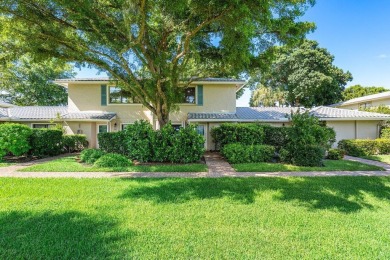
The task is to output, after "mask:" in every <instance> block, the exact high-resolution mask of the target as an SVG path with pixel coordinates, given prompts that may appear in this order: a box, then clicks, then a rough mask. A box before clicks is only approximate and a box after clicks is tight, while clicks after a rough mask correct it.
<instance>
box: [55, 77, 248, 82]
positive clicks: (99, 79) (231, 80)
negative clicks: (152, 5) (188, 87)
mask: <svg viewBox="0 0 390 260" xmlns="http://www.w3.org/2000/svg"><path fill="white" fill-rule="evenodd" d="M110 80H113V79H110V78H108V77H99V78H71V79H56V80H55V82H56V81H58V82H73V81H110ZM194 81H209V82H239V83H242V82H245V80H242V79H232V78H194Z"/></svg>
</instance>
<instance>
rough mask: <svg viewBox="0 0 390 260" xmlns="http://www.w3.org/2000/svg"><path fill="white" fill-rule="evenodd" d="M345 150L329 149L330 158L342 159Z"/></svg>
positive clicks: (328, 157)
mask: <svg viewBox="0 0 390 260" xmlns="http://www.w3.org/2000/svg"><path fill="white" fill-rule="evenodd" d="M344 155H345V151H344V150H341V149H329V151H328V156H327V157H326V158H327V159H329V160H342V159H343V158H344Z"/></svg>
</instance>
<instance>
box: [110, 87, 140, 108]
mask: <svg viewBox="0 0 390 260" xmlns="http://www.w3.org/2000/svg"><path fill="white" fill-rule="evenodd" d="M109 88H110V91H109V102H110V104H137V103H141V102H140V101H139V99H138V98H137V97H134V96H133V95H132V94H130V92H128V91H126V90H123V89H121V88H118V87H114V86H110V87H109Z"/></svg>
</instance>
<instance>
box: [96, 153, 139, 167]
mask: <svg viewBox="0 0 390 260" xmlns="http://www.w3.org/2000/svg"><path fill="white" fill-rule="evenodd" d="M131 164H132V163H131V162H130V161H129V159H127V158H126V157H125V156H123V155H121V154H116V153H108V154H105V155H103V156H101V157H100V158H99V159H98V160H96V162H95V163H94V166H96V167H128V166H130V165H131Z"/></svg>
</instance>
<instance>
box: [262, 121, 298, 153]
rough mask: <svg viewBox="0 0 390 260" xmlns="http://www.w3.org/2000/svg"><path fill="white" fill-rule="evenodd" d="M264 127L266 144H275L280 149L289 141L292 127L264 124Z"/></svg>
mask: <svg viewBox="0 0 390 260" xmlns="http://www.w3.org/2000/svg"><path fill="white" fill-rule="evenodd" d="M263 129H264V134H265V137H264V144H266V145H272V146H275V148H276V150H280V149H281V148H282V147H283V146H285V145H286V144H287V143H288V137H289V131H290V129H291V128H290V127H276V126H270V125H263Z"/></svg>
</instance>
